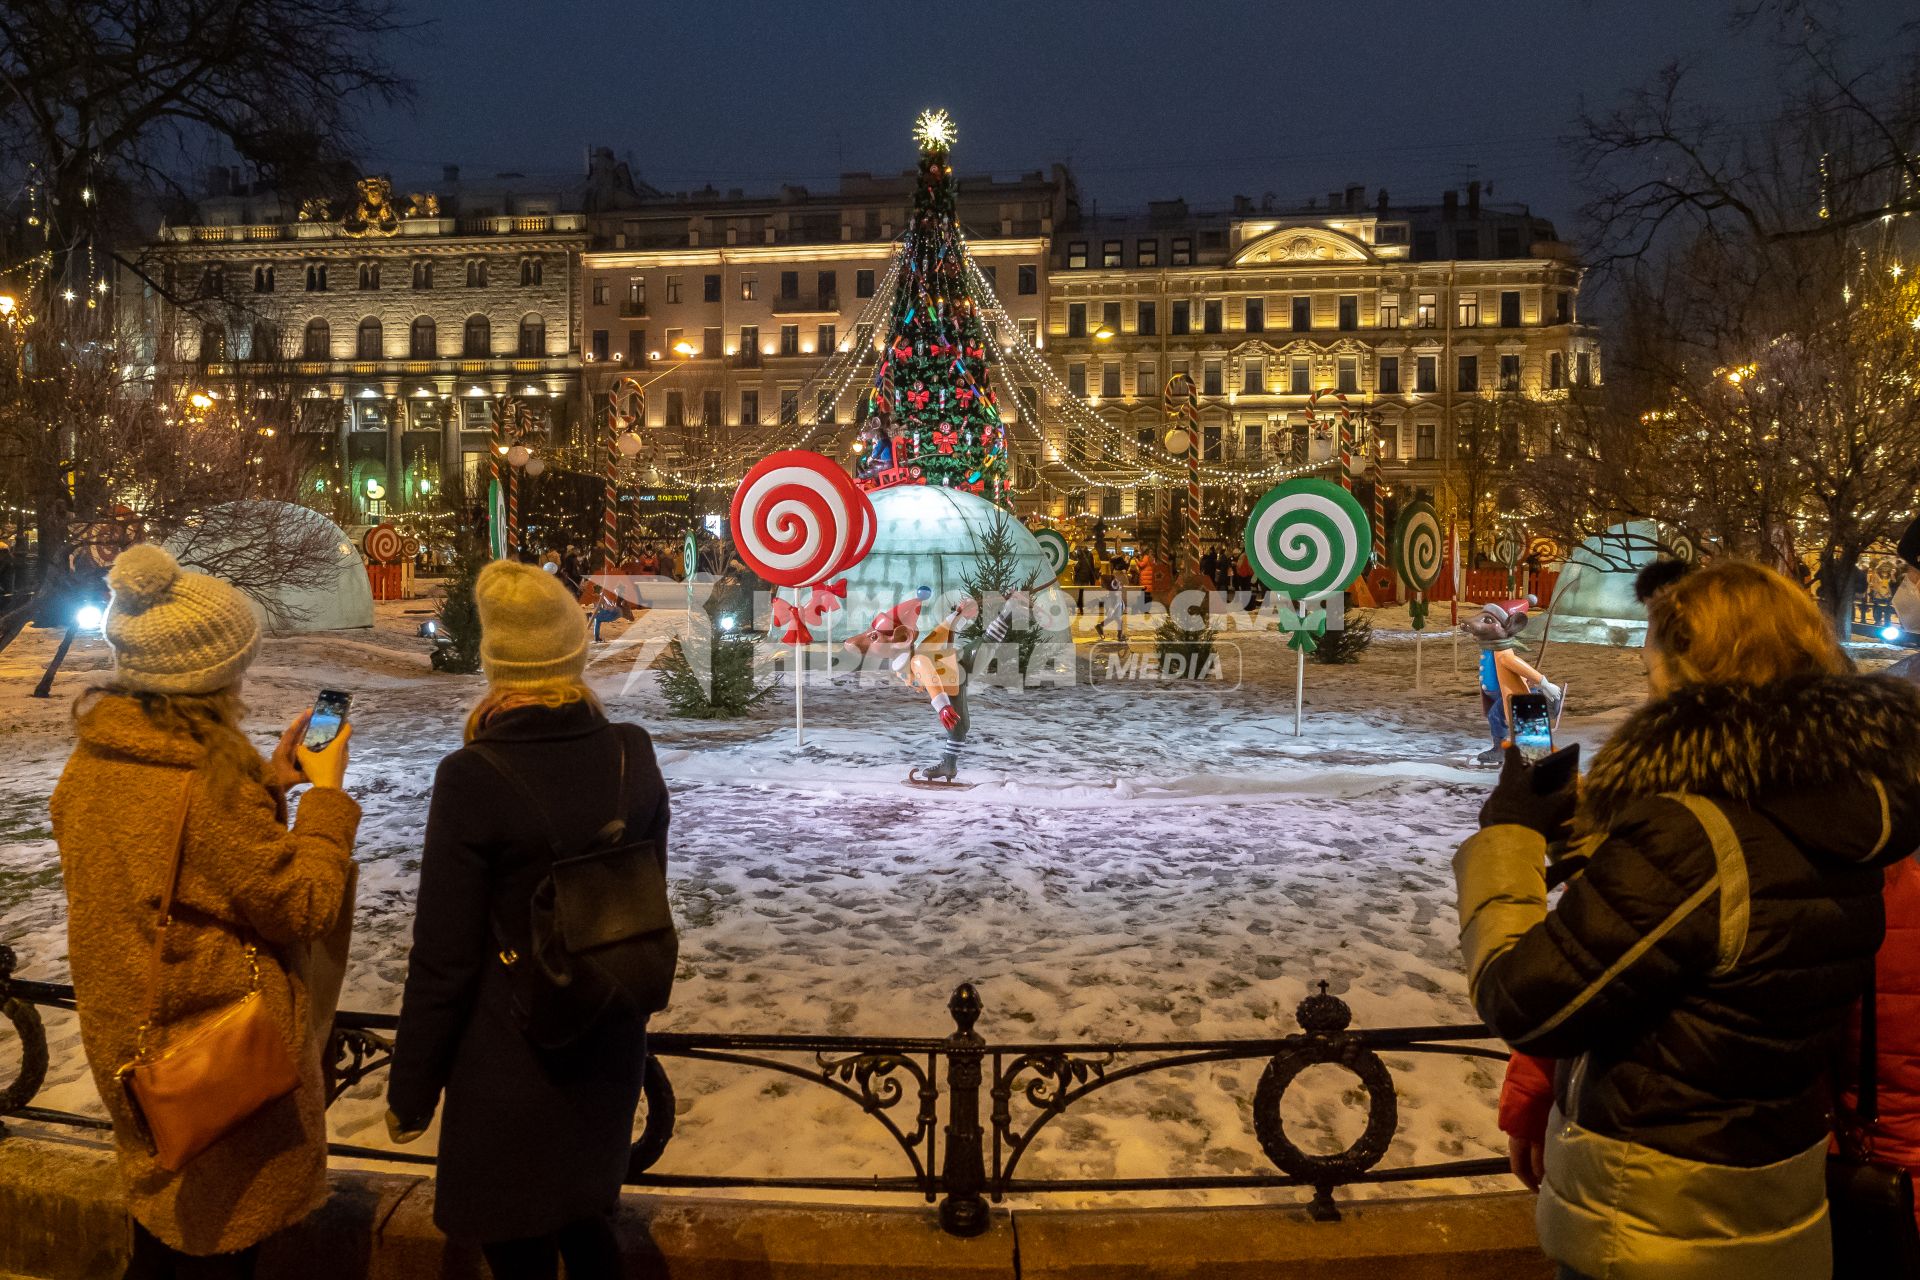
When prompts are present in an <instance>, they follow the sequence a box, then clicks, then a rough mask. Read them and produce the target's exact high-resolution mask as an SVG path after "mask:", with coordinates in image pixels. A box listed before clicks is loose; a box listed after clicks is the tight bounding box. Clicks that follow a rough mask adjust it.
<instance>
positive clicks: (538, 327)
mask: <svg viewBox="0 0 1920 1280" xmlns="http://www.w3.org/2000/svg"><path fill="white" fill-rule="evenodd" d="M520 354H521V355H522V356H528V357H531V356H544V355H545V354H547V322H546V320H545V319H543V318H542V317H541V316H539V315H538V314H529V315H525V316H522V317H521V318H520ZM600 358H601V359H603V360H604V359H606V357H605V356H602V357H600Z"/></svg>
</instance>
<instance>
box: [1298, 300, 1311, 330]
mask: <svg viewBox="0 0 1920 1280" xmlns="http://www.w3.org/2000/svg"><path fill="white" fill-rule="evenodd" d="M1311 328H1313V299H1312V298H1300V297H1296V298H1295V299H1294V300H1293V331H1294V332H1295V333H1305V332H1307V331H1308V330H1309V329H1311Z"/></svg>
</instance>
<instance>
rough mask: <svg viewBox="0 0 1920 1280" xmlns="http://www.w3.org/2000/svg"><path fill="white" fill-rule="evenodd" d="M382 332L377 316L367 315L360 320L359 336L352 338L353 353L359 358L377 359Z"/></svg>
mask: <svg viewBox="0 0 1920 1280" xmlns="http://www.w3.org/2000/svg"><path fill="white" fill-rule="evenodd" d="M382 336H383V335H382V334H381V332H380V320H379V318H378V317H377V316H368V317H367V318H366V319H365V320H362V321H361V322H360V332H359V336H358V337H356V338H355V339H354V344H353V354H354V356H355V358H357V359H360V360H378V359H379V358H380V357H381V355H382V354H383V352H382V351H381V346H382V345H383V344H382Z"/></svg>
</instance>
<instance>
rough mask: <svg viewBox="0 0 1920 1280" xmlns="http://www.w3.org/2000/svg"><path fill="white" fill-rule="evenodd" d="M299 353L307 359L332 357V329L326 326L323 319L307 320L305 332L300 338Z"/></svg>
mask: <svg viewBox="0 0 1920 1280" xmlns="http://www.w3.org/2000/svg"><path fill="white" fill-rule="evenodd" d="M300 354H301V355H302V356H304V357H305V358H306V359H308V360H331V359H332V358H333V331H332V330H331V329H329V328H328V327H327V322H326V321H325V320H309V321H307V333H306V337H305V338H304V339H302V340H301V343H300Z"/></svg>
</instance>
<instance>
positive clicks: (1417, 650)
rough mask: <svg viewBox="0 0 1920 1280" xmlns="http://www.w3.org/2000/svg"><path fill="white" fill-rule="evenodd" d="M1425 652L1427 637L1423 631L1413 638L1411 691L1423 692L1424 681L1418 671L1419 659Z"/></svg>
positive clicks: (1417, 632) (1415, 634) (1419, 670)
mask: <svg viewBox="0 0 1920 1280" xmlns="http://www.w3.org/2000/svg"><path fill="white" fill-rule="evenodd" d="M1426 650H1427V636H1426V633H1425V632H1424V631H1416V632H1415V633H1414V636H1413V691H1414V692H1415V693H1421V692H1424V680H1423V677H1422V674H1421V669H1420V659H1421V656H1422V655H1423V654H1425V653H1426Z"/></svg>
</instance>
